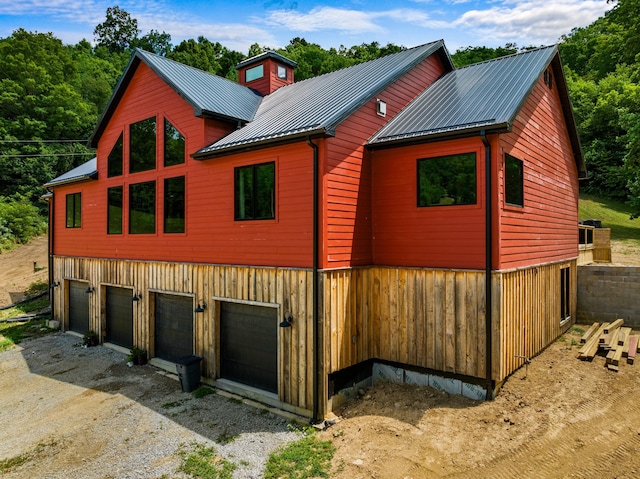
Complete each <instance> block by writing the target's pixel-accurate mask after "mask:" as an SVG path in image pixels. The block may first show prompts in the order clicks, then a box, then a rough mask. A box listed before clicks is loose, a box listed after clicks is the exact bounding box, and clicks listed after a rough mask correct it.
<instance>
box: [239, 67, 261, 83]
mask: <svg viewBox="0 0 640 479" xmlns="http://www.w3.org/2000/svg"><path fill="white" fill-rule="evenodd" d="M263 76H264V65H263V64H262V63H261V64H260V65H256V66H255V67H252V68H247V70H245V72H244V81H245V82H246V83H249V82H250V81H253V80H257V79H258V78H262V77H263Z"/></svg>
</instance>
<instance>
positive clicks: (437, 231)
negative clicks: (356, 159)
mask: <svg viewBox="0 0 640 479" xmlns="http://www.w3.org/2000/svg"><path fill="white" fill-rule="evenodd" d="M471 152H473V153H475V154H476V171H477V177H476V188H477V190H476V191H477V204H475V205H459V206H429V207H418V206H417V204H418V200H417V198H418V192H417V189H418V185H417V178H416V175H417V160H418V159H420V158H432V157H437V156H446V155H455V154H459V153H471ZM372 163H373V182H372V184H373V191H374V194H373V260H374V261H373V262H374V264H378V265H396V266H417V267H435V268H473V269H481V268H484V265H485V249H484V248H485V247H484V245H485V228H484V224H485V194H484V184H485V179H484V178H485V175H484V171H485V166H484V165H485V161H484V147H483V145H482V141H481V139H480V138H479V137H473V138H467V139H460V140H451V141H446V142H440V143H426V144H423V145H415V146H407V147H403V148H394V149H389V150H379V151H376V152H374V153H373V160H372Z"/></svg>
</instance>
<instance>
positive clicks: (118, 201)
mask: <svg viewBox="0 0 640 479" xmlns="http://www.w3.org/2000/svg"><path fill="white" fill-rule="evenodd" d="M107 205H108V209H107V233H108V234H110V235H114V234H122V186H115V187H113V188H109V189H108V190H107Z"/></svg>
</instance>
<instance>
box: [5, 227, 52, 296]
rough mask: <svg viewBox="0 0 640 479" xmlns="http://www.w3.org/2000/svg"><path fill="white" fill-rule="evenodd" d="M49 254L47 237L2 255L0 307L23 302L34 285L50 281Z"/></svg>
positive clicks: (41, 237) (36, 239)
mask: <svg viewBox="0 0 640 479" xmlns="http://www.w3.org/2000/svg"><path fill="white" fill-rule="evenodd" d="M47 254H48V252H47V237H46V236H40V237H38V238H35V239H34V240H32V241H30V242H29V243H27V244H26V245H22V246H19V247H18V248H16V249H14V250H12V251H9V252H7V253H3V254H0V306H8V305H10V304H13V303H16V302H18V301H20V300H23V299H24V298H25V295H24V292H25V291H26V290H27V289H28V288H29V286H30V285H31V284H32V283H36V282H38V281H43V282H47V281H48V274H49V273H48V267H47V265H48V261H47Z"/></svg>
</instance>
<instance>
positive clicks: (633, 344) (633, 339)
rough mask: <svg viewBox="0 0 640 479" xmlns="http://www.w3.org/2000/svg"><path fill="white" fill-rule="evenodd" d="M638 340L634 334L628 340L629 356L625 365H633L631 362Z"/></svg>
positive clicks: (634, 355)
mask: <svg viewBox="0 0 640 479" xmlns="http://www.w3.org/2000/svg"><path fill="white" fill-rule="evenodd" d="M638 339H639V336H638V335H637V334H634V335H632V336H631V337H630V338H629V354H628V355H627V363H629V364H633V361H634V360H635V358H636V352H637V348H638V342H639V341H638Z"/></svg>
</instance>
